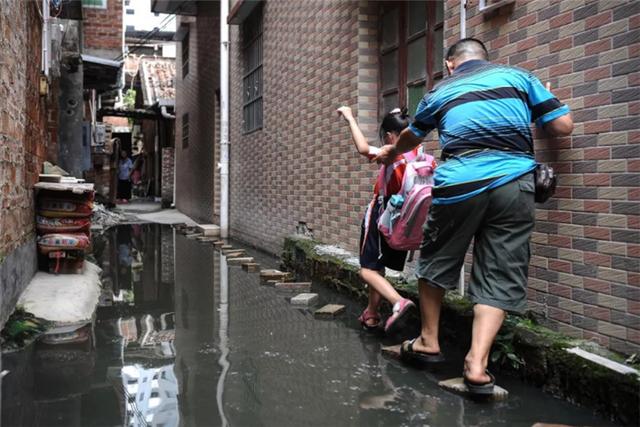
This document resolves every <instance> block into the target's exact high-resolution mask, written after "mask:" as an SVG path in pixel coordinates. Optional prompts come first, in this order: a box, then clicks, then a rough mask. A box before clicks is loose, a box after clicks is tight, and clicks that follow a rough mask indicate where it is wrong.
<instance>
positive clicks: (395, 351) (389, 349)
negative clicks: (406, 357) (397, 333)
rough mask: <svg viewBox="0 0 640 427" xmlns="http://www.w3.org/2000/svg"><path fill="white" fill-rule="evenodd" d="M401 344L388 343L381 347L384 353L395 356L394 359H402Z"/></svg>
mask: <svg viewBox="0 0 640 427" xmlns="http://www.w3.org/2000/svg"><path fill="white" fill-rule="evenodd" d="M400 346H401V344H396V345H388V346H384V347H382V348H381V349H380V351H381V352H382V354H383V355H385V356H389V357H393V358H394V359H400Z"/></svg>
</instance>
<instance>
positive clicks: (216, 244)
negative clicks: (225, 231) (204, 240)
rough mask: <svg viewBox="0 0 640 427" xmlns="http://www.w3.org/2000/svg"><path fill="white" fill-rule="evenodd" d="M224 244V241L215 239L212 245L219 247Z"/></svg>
mask: <svg viewBox="0 0 640 427" xmlns="http://www.w3.org/2000/svg"><path fill="white" fill-rule="evenodd" d="M224 245H226V243H225V242H223V241H221V240H217V241H215V242H213V246H214V247H215V248H216V249H221V248H222V247H223V246H224Z"/></svg>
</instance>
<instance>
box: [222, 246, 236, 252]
mask: <svg viewBox="0 0 640 427" xmlns="http://www.w3.org/2000/svg"><path fill="white" fill-rule="evenodd" d="M225 249H226V250H229V249H233V246H231V245H222V246H220V250H223V251H224V250H225Z"/></svg>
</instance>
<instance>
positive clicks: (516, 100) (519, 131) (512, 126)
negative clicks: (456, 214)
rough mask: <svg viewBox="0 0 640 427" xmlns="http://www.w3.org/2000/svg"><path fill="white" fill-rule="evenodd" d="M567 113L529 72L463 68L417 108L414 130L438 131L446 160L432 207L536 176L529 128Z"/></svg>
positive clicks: (478, 64) (480, 64)
mask: <svg viewBox="0 0 640 427" xmlns="http://www.w3.org/2000/svg"><path fill="white" fill-rule="evenodd" d="M567 113H569V107H567V106H566V105H564V104H561V103H560V101H558V99H557V98H556V97H554V96H553V94H552V93H551V92H549V91H548V90H547V89H546V88H545V87H544V86H543V85H542V83H540V80H538V79H537V78H536V77H535V76H534V75H532V74H531V73H529V72H528V71H526V70H522V69H519V68H514V67H509V66H505V65H497V64H491V63H489V62H487V61H482V60H470V61H466V62H464V63H462V64H460V65H459V66H458V67H457V68H456V69H455V70H454V73H453V75H452V76H450V77H449V78H447V79H445V80H443V81H442V82H441V83H439V84H438V85H436V86H435V87H434V88H433V89H432V90H431V91H430V92H429V93H428V94H427V95H425V97H424V98H423V99H422V100H421V101H420V104H418V109H417V111H416V115H415V121H414V123H413V124H412V125H411V126H410V129H411V130H412V131H413V133H414V134H415V135H416V136H418V137H424V136H426V134H427V133H428V132H429V131H431V130H432V129H436V128H437V129H438V133H439V136H440V146H441V147H442V150H443V155H444V156H445V157H447V158H448V160H447V161H446V162H444V163H442V164H440V165H439V166H438V168H437V169H436V172H435V176H434V183H435V186H434V191H433V194H434V198H433V203H434V204H450V203H457V202H459V201H462V200H466V199H468V198H470V197H473V196H475V195H477V194H479V193H481V192H483V191H486V190H489V189H491V188H496V187H499V186H501V185H504V184H506V183H508V182H511V181H513V180H514V179H516V178H518V177H520V176H522V175H524V174H526V173H527V172H530V171H532V170H533V169H534V168H535V165H536V162H535V159H534V157H533V137H532V135H531V128H530V123H531V122H533V121H535V122H536V124H537V125H538V126H542V125H544V124H545V123H548V122H550V121H552V120H554V119H557V118H558V117H560V116H563V115H565V114H567Z"/></svg>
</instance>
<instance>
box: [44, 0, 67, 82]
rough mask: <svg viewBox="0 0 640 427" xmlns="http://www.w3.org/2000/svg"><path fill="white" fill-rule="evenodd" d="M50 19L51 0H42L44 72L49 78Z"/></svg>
mask: <svg viewBox="0 0 640 427" xmlns="http://www.w3.org/2000/svg"><path fill="white" fill-rule="evenodd" d="M61 7H62V6H61ZM49 19H50V15H49V0H42V72H43V73H44V75H45V76H46V77H47V78H49V66H50V64H51V35H50V34H49Z"/></svg>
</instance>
